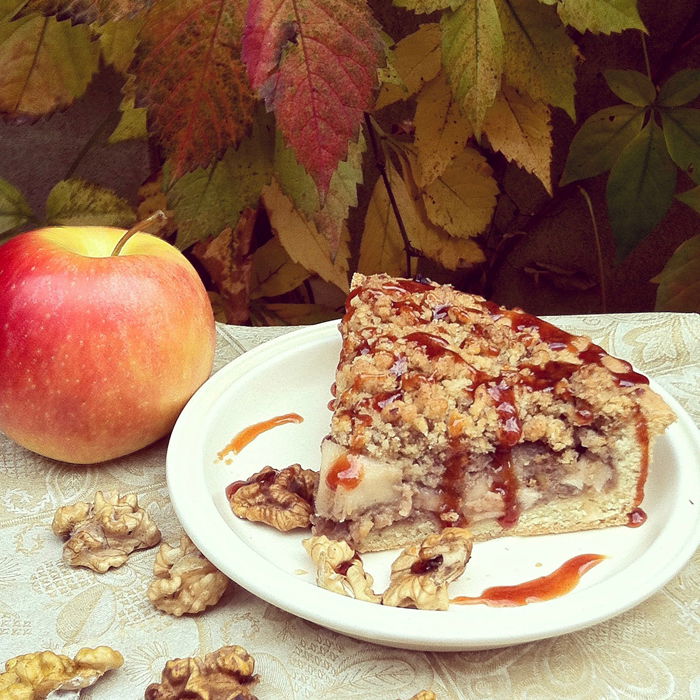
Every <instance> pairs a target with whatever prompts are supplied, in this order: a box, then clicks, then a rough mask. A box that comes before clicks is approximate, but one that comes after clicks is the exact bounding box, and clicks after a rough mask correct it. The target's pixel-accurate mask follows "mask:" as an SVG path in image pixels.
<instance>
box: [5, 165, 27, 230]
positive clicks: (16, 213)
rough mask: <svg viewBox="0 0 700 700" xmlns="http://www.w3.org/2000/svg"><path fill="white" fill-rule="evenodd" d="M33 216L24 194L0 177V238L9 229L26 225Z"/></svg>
mask: <svg viewBox="0 0 700 700" xmlns="http://www.w3.org/2000/svg"><path fill="white" fill-rule="evenodd" d="M32 218H33V215H32V210H31V207H30V206H29V204H28V203H27V200H26V199H25V198H24V195H23V194H22V193H21V192H20V191H19V190H18V189H17V188H16V187H15V186H14V185H11V184H10V183H9V182H8V181H7V180H3V179H2V178H0V238H1V237H2V234H4V233H7V232H8V231H16V230H17V229H19V228H21V227H22V226H26V225H27V224H28V223H29V222H30V221H31V220H32Z"/></svg>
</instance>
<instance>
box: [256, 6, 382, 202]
mask: <svg viewBox="0 0 700 700" xmlns="http://www.w3.org/2000/svg"><path fill="white" fill-rule="evenodd" d="M245 24H246V27H245V32H244V35H243V60H244V62H245V64H246V66H247V68H248V75H249V76H250V80H251V83H252V85H253V87H254V88H255V89H257V90H258V91H259V93H260V94H261V96H262V97H264V98H265V102H266V104H267V108H268V109H269V110H274V111H275V115H276V117H277V125H278V126H279V129H280V131H281V132H282V134H283V135H284V137H285V140H286V141H287V143H288V144H289V145H290V146H291V147H292V148H293V149H294V151H295V153H296V156H297V160H298V161H299V162H300V163H301V164H302V165H303V166H304V167H305V168H306V170H307V171H308V172H309V174H310V175H311V176H312V177H313V179H314V181H315V182H316V186H317V187H318V189H319V191H320V192H321V194H322V195H325V193H326V192H327V191H328V186H329V184H330V180H331V177H332V175H333V173H334V172H335V169H336V167H337V166H338V163H339V162H340V161H341V160H344V159H345V157H346V156H347V153H348V142H349V141H350V140H351V139H354V140H357V136H358V133H359V129H360V123H361V121H362V118H363V112H364V111H365V110H369V109H371V107H372V104H373V95H374V90H375V87H376V86H377V83H378V78H377V69H378V68H379V67H380V66H382V65H383V64H384V61H385V52H384V47H383V45H382V41H381V37H380V33H379V29H378V27H377V24H376V23H375V21H374V19H373V17H372V15H371V12H370V10H369V8H368V7H367V4H366V2H365V0H251V2H250V4H249V5H248V13H247V15H246V22H245Z"/></svg>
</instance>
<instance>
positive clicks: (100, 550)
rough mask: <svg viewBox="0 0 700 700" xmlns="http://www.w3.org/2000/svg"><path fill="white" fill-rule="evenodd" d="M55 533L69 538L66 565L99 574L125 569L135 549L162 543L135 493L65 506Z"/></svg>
mask: <svg viewBox="0 0 700 700" xmlns="http://www.w3.org/2000/svg"><path fill="white" fill-rule="evenodd" d="M51 529H52V530H53V531H54V534H56V535H59V536H60V537H68V541H67V542H66V543H65V545H64V546H63V560H64V561H65V562H66V563H68V564H70V565H71V566H86V567H88V568H89V569H92V570H93V571H97V572H99V573H104V572H105V571H107V570H108V569H110V568H111V567H115V568H116V567H119V566H121V565H122V564H123V563H124V562H125V561H126V560H127V557H128V556H129V554H131V552H133V551H134V550H135V549H148V548H149V547H153V546H155V545H156V544H158V542H160V530H159V529H158V528H157V527H156V526H155V524H154V523H153V522H152V521H151V519H150V518H149V517H148V514H147V513H146V511H145V510H144V509H143V508H140V507H139V505H138V501H137V498H136V495H135V494H133V493H130V494H127V495H126V496H121V497H120V496H119V495H117V494H116V493H108V494H106V495H103V493H102V492H101V491H98V492H97V493H96V494H95V501H94V503H85V502H79V503H74V504H73V505H70V506H62V507H61V508H59V509H58V510H57V511H56V515H55V516H54V519H53V524H52V525H51Z"/></svg>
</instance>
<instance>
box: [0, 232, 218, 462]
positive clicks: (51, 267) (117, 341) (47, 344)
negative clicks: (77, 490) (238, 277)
mask: <svg viewBox="0 0 700 700" xmlns="http://www.w3.org/2000/svg"><path fill="white" fill-rule="evenodd" d="M124 234H125V231H123V230H121V229H114V228H106V227H99V226H67V227H56V228H45V229H40V230H37V231H31V232H29V233H24V234H20V235H18V236H15V237H14V238H11V239H10V240H9V241H7V242H6V243H5V244H4V245H2V246H0V431H1V432H3V433H5V434H6V435H7V436H8V437H10V438H12V439H13V440H15V441H16V442H18V443H19V444H20V445H22V446H24V447H26V448H28V449H30V450H33V451H34V452H38V453H39V454H41V455H44V456H46V457H51V458H53V459H57V460H61V461H64V462H73V463H76V464H92V463H95V462H103V461H105V460H108V459H112V458H115V457H119V456H121V455H125V454H128V453H130V452H134V451H135V450H138V449H140V448H142V447H144V446H146V445H148V444H150V443H152V442H154V441H155V440H157V439H158V438H161V437H163V436H164V435H166V434H167V433H168V431H169V430H170V429H171V428H172V426H173V424H174V423H175V420H176V418H177V417H178V415H179V413H180V411H181V410H182V408H183V406H184V405H185V403H186V402H187V400H188V399H189V398H190V397H191V396H192V394H193V393H194V392H195V391H196V390H197V388H198V387H199V386H200V385H201V384H202V383H203V382H204V381H205V380H206V379H207V377H208V376H209V374H210V372H211V368H212V363H213V357H214V344H215V328H214V318H213V314H212V310H211V305H210V303H209V299H208V297H207V293H206V291H205V289H204V285H203V284H202V282H201V280H200V278H199V276H198V275H197V272H196V271H195V269H194V268H193V267H192V265H191V264H190V263H189V262H188V261H187V259H186V258H185V257H184V256H183V255H182V253H180V252H179V251H178V250H177V249H176V248H174V247H173V246H171V245H170V244H168V243H166V242H165V241H163V240H161V239H159V238H157V237H155V236H152V235H149V234H146V233H140V232H139V233H134V234H133V235H132V236H131V237H130V238H128V240H127V241H126V243H125V245H124V246H123V248H122V249H121V250H120V251H119V252H118V254H116V255H114V254H113V252H114V251H115V248H116V247H117V243H118V242H119V241H120V239H121V238H122V236H123V235H124Z"/></svg>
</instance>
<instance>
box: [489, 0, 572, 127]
mask: <svg viewBox="0 0 700 700" xmlns="http://www.w3.org/2000/svg"><path fill="white" fill-rule="evenodd" d="M496 5H497V7H498V14H499V17H500V18H501V26H502V28H503V37H504V42H503V53H504V75H505V78H506V82H507V83H508V84H509V85H511V86H512V87H514V88H515V89H516V90H518V91H519V92H521V93H525V94H527V95H529V96H530V97H532V99H533V100H537V101H539V102H545V103H547V104H550V105H553V106H555V107H561V108H562V109H563V110H564V111H565V112H566V113H567V114H568V115H569V116H570V117H571V118H572V119H574V118H575V109H574V82H575V80H576V73H575V67H576V47H575V45H574V43H573V42H572V41H571V39H569V37H568V36H567V34H566V30H565V29H564V26H563V25H562V23H561V22H560V21H559V18H558V17H557V14H556V11H555V10H554V8H553V7H546V6H545V5H541V4H540V3H537V2H533V1H532V0H496Z"/></svg>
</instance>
